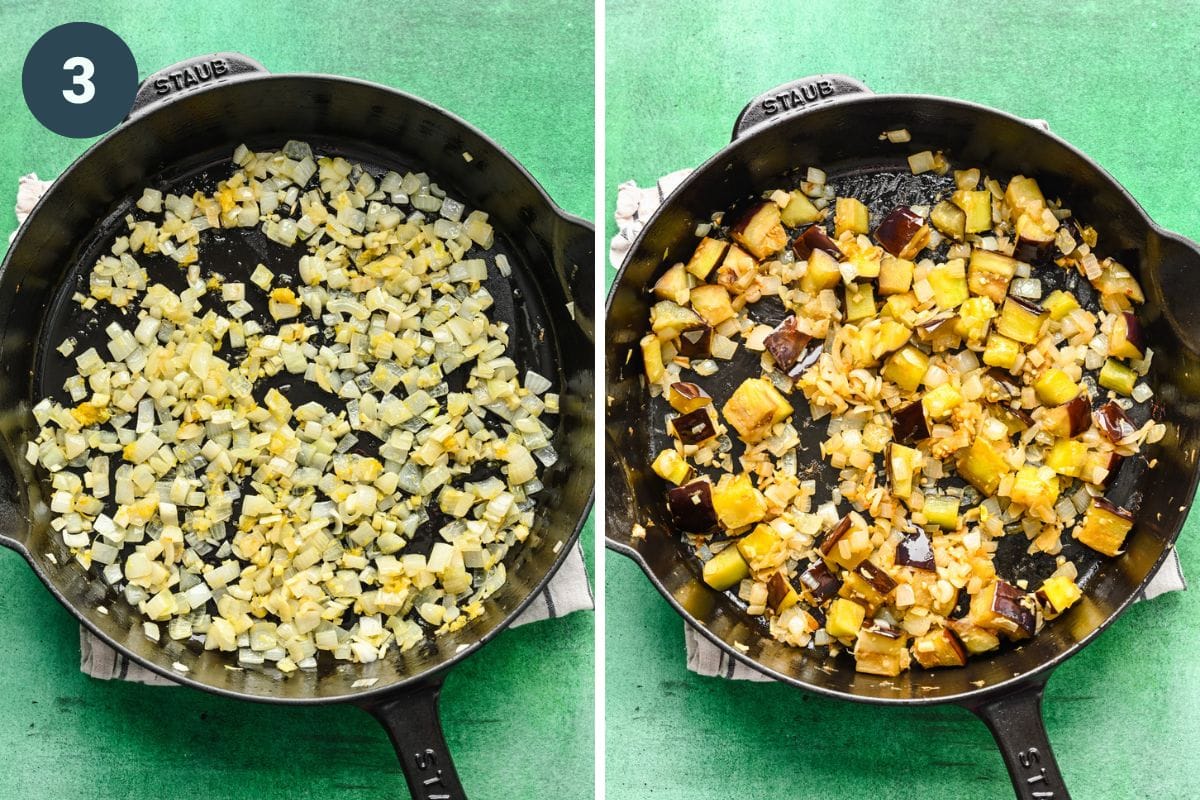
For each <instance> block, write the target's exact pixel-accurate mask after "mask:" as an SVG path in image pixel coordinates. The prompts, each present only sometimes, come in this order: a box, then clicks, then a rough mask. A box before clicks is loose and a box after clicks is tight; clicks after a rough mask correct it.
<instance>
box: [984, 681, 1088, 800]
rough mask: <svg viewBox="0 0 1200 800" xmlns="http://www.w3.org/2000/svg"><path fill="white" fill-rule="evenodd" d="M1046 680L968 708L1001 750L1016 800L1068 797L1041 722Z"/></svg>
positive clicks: (1060, 799)
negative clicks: (988, 731)
mask: <svg viewBox="0 0 1200 800" xmlns="http://www.w3.org/2000/svg"><path fill="white" fill-rule="evenodd" d="M1048 677H1049V676H1048V675H1046V676H1039V677H1038V678H1037V679H1036V680H1035V681H1033V682H1032V683H1029V684H1026V685H1025V686H1022V687H1021V688H1019V689H1017V690H1015V691H1013V692H1010V693H1007V694H1004V695H1000V696H998V697H994V698H990V699H985V700H982V701H980V702H977V703H974V704H968V705H967V708H968V709H969V710H970V711H972V712H973V713H974V714H975V715H976V716H978V717H979V718H980V719H982V720H983V722H984V724H986V725H987V726H988V729H989V730H990V731H991V732H992V736H993V737H995V739H996V744H998V745H999V746H1000V754H1001V755H1002V756H1004V765H1005V766H1006V767H1008V776H1009V777H1010V778H1011V779H1012V783H1013V790H1014V791H1015V792H1016V796H1017V798H1018V800H1070V797H1071V796H1070V794H1068V792H1067V785H1066V784H1065V783H1064V782H1063V776H1062V772H1060V771H1059V769H1058V762H1057V761H1055V759H1054V751H1053V750H1052V749H1051V747H1050V739H1049V737H1047V736H1046V725H1045V723H1043V722H1042V694H1043V693H1044V692H1045V690H1046V679H1047V678H1048Z"/></svg>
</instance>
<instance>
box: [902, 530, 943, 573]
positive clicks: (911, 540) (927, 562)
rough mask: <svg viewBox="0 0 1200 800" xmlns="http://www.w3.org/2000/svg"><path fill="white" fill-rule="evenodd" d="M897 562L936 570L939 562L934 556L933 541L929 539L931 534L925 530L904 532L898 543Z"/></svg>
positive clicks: (917, 567)
mask: <svg viewBox="0 0 1200 800" xmlns="http://www.w3.org/2000/svg"><path fill="white" fill-rule="evenodd" d="M896 564H897V565H899V566H902V567H912V568H913V569H923V570H928V571H929V572H935V571H936V570H937V562H936V561H935V560H934V558H933V542H931V541H930V540H929V534H927V533H926V532H925V531H917V532H916V533H906V534H904V536H903V538H901V539H900V543H899V544H897V545H896Z"/></svg>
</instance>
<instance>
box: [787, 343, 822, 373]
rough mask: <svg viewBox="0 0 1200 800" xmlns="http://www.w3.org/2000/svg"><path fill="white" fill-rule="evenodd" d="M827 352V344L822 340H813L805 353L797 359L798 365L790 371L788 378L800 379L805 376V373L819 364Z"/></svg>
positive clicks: (794, 365) (793, 366) (805, 349)
mask: <svg viewBox="0 0 1200 800" xmlns="http://www.w3.org/2000/svg"><path fill="white" fill-rule="evenodd" d="M824 351H825V343H824V342H823V341H820V340H813V341H811V342H809V343H808V346H807V347H805V348H804V352H803V353H801V354H800V357H799V358H798V359H796V363H795V364H793V365H792V368H791V369H789V370H788V377H790V378H798V377H800V376H801V375H803V374H804V371H805V370H807V369H808V368H809V367H811V366H812V365H813V364H816V363H817V360H818V359H819V358H820V357H821V353H823V352H824Z"/></svg>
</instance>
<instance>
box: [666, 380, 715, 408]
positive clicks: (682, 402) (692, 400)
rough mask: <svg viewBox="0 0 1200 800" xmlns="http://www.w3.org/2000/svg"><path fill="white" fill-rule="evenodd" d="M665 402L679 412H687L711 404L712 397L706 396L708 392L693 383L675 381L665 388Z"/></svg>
mask: <svg viewBox="0 0 1200 800" xmlns="http://www.w3.org/2000/svg"><path fill="white" fill-rule="evenodd" d="M667 402H668V403H670V404H671V408H673V409H675V410H676V411H678V412H679V413H680V414H687V413H689V412H692V411H695V410H696V409H698V408H703V407H704V406H707V405H712V398H711V397H709V396H708V392H706V391H704V390H703V389H701V388H700V387H699V386H697V385H696V384H694V383H687V382H685V381H676V382H675V383H672V384H671V386H670V388H669V389H668V390H667Z"/></svg>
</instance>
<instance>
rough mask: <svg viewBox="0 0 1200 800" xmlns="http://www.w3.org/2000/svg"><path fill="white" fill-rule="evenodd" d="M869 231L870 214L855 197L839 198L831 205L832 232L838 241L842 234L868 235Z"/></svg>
mask: <svg viewBox="0 0 1200 800" xmlns="http://www.w3.org/2000/svg"><path fill="white" fill-rule="evenodd" d="M870 230H871V221H870V212H869V211H868V210H867V207H866V206H865V205H863V202H862V201H861V200H859V199H858V198H856V197H839V198H838V199H837V200H836V201H835V202H834V205H833V231H834V235H835V236H837V237H838V238H839V239H840V238H841V236H842V234H843V233H847V232H849V233H853V234H855V235H858V234H860V233H868V232H869V231H870Z"/></svg>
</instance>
